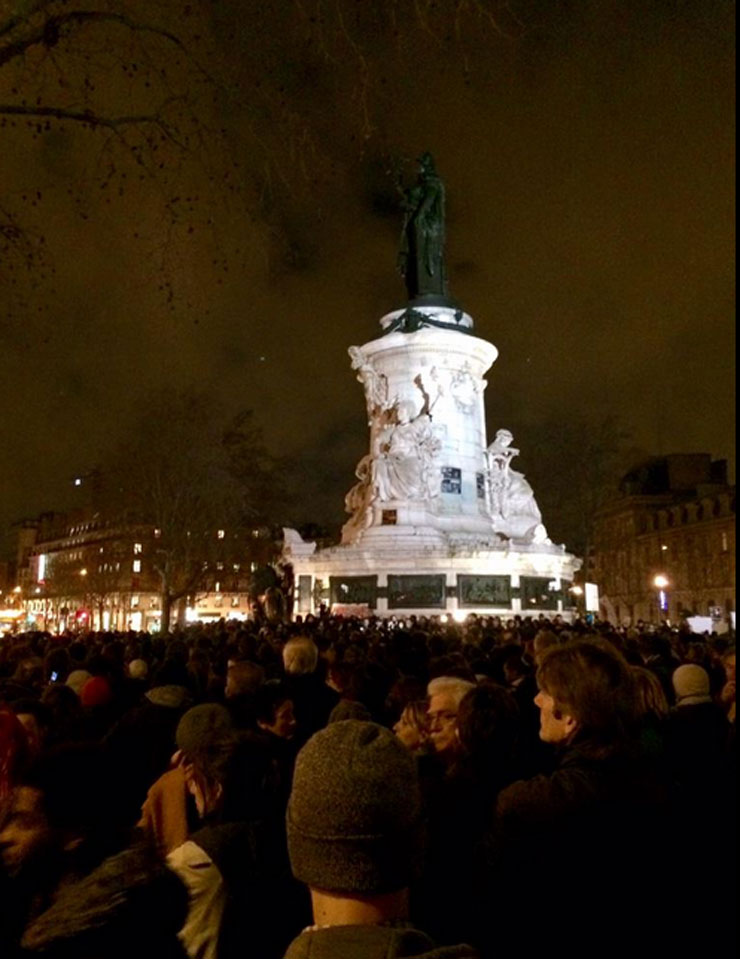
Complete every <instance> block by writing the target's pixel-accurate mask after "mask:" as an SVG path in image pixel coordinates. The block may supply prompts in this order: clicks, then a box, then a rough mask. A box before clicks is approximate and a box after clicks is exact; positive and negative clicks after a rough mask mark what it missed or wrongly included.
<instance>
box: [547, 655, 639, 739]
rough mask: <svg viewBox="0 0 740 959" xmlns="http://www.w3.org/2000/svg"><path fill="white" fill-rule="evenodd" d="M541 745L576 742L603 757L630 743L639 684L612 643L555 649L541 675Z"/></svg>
mask: <svg viewBox="0 0 740 959" xmlns="http://www.w3.org/2000/svg"><path fill="white" fill-rule="evenodd" d="M537 685H538V687H539V692H538V694H537V696H536V698H535V703H536V704H537V706H539V709H540V739H542V740H543V741H544V742H548V743H555V744H565V743H570V742H573V741H574V740H575V739H576V738H578V739H579V740H584V741H589V742H590V743H591V745H592V747H593V748H598V749H599V750H600V751H610V750H612V749H617V748H618V747H620V746H622V744H623V743H624V740H625V737H626V735H627V729H628V727H629V726H630V724H631V723H632V722H633V720H634V715H635V707H634V695H635V693H634V681H633V678H632V674H631V673H630V667H629V665H628V664H627V662H626V661H625V660H624V658H623V657H622V656H621V655H620V653H618V652H617V650H616V649H614V648H613V647H611V646H610V645H609V644H608V643H606V642H599V641H591V640H578V641H576V642H572V643H568V644H566V645H564V646H553V647H552V648H550V649H548V650H547V652H546V653H544V655H543V656H542V660H541V662H540V665H539V668H538V670H537Z"/></svg>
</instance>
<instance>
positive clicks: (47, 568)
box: [14, 508, 263, 632]
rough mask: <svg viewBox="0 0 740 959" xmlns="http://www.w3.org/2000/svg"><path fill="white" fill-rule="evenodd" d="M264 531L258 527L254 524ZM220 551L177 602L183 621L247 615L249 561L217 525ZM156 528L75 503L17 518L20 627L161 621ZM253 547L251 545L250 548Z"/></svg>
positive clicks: (144, 625) (153, 626)
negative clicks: (119, 522) (70, 508)
mask: <svg viewBox="0 0 740 959" xmlns="http://www.w3.org/2000/svg"><path fill="white" fill-rule="evenodd" d="M253 532H254V533H259V534H260V536H261V535H262V532H263V531H261V530H260V531H253ZM213 535H214V537H215V539H216V540H218V541H219V542H222V543H223V549H222V550H221V556H220V558H218V555H219V554H218V552H217V553H216V558H214V559H213V560H212V561H211V562H210V563H209V564H204V565H207V566H208V568H207V569H204V576H203V579H202V583H201V584H199V588H198V589H197V590H193V592H192V593H191V594H190V595H189V596H186V597H183V601H182V603H181V604H180V608H179V610H178V613H179V619H180V622H183V621H184V622H190V623H192V622H212V621H215V620H218V619H221V618H223V619H246V618H247V617H248V616H249V614H250V607H251V599H250V586H251V578H252V571H253V570H252V567H253V566H254V565H255V563H254V562H250V561H248V560H247V561H245V560H243V559H242V557H241V554H242V553H244V554H246V553H247V550H246V549H245V550H239V549H238V550H237V552H238V555H239V559H235V555H237V554H235V550H234V544H233V543H232V542H230V540H231V539H232V534H229V533H227V531H225V530H214V532H213ZM157 541H158V531H157V530H156V529H154V528H149V527H143V526H138V527H128V528H122V527H121V526H120V525H117V524H115V523H113V522H111V521H110V520H107V519H106V518H105V517H104V515H102V514H101V513H99V512H97V511H95V510H93V509H90V508H80V509H77V510H74V511H70V512H67V513H45V514H42V515H41V516H40V517H38V518H37V519H36V520H31V521H26V522H24V523H23V524H21V527H20V529H19V536H18V555H17V577H16V578H17V585H16V586H15V587H14V590H15V594H16V600H18V601H20V602H21V603H22V606H23V608H24V610H25V620H24V622H23V623H22V624H19V625H21V626H22V627H23V628H36V629H46V630H50V631H52V632H62V631H63V630H65V629H96V630H108V629H111V630H147V631H150V632H155V631H157V630H158V629H159V628H160V623H161V616H162V609H161V606H162V600H161V593H160V588H161V587H160V577H159V574H158V572H157V569H156V563H155V560H156V553H157ZM252 552H253V551H252Z"/></svg>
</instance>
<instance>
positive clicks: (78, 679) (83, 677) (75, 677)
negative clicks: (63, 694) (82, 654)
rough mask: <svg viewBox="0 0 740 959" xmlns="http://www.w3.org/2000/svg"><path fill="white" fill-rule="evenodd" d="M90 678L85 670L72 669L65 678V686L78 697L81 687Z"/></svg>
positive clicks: (90, 675) (89, 674)
mask: <svg viewBox="0 0 740 959" xmlns="http://www.w3.org/2000/svg"><path fill="white" fill-rule="evenodd" d="M91 677H92V673H89V672H88V671H87V670H86V669H73V670H72V672H71V673H70V674H69V676H67V683H66V685H67V686H69V688H70V689H71V690H72V691H73V692H74V693H75V694H76V695H77V696H78V697H79V695H80V693H81V692H82V687H83V686H84V685H85V683H86V682H87V681H88V679H90V678H91Z"/></svg>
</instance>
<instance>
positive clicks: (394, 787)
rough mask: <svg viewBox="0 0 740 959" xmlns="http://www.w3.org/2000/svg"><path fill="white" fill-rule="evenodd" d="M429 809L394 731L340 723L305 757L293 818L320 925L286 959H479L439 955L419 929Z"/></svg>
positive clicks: (292, 840) (295, 854) (295, 864)
mask: <svg viewBox="0 0 740 959" xmlns="http://www.w3.org/2000/svg"><path fill="white" fill-rule="evenodd" d="M420 810H421V801H420V795H419V782H418V777H417V771H416V765H415V762H414V759H413V757H412V755H411V753H410V752H409V751H408V750H407V749H406V748H405V746H403V744H402V743H401V742H400V740H398V739H397V738H396V737H395V736H394V735H393V733H392V732H391V731H390V730H389V729H385V728H384V727H383V726H378V725H377V724H376V723H371V722H363V721H361V720H358V719H346V720H341V721H339V722H333V723H330V724H329V725H328V726H327V727H326V728H325V729H322V730H320V731H319V732H317V733H316V734H315V735H313V736H312V737H311V739H309V741H308V742H307V743H306V745H305V746H304V747H303V749H302V750H301V751H300V753H299V754H298V759H297V761H296V768H295V776H294V779H293V791H292V793H291V796H290V802H289V804H288V814H287V827H288V853H289V855H290V864H291V868H292V870H293V875H294V876H295V877H296V879H300V880H301V881H302V882H304V883H306V885H307V886H308V887H309V891H310V893H311V906H312V910H313V918H314V923H315V925H313V926H310V927H309V928H308V929H304V930H303V932H302V933H301V934H300V936H298V937H297V938H296V939H294V940H293V942H292V943H291V944H290V946H289V947H288V951H287V952H286V954H285V955H286V959H396V957H401V956H403V957H406V959H411V957H414V959H476V957H477V953H476V952H475V950H474V949H472V948H471V947H470V946H467V945H459V946H445V947H443V948H441V949H439V948H437V947H435V945H434V943H433V942H432V940H431V939H430V938H429V937H428V936H427V935H426V934H425V933H423V932H421V931H420V930H419V929H416V928H414V926H413V924H412V923H411V922H410V921H409V919H408V916H409V889H408V887H409V885H410V883H411V881H412V880H413V879H415V878H416V875H417V872H418V866H419V864H420V859H421V853H422V848H421V847H422V842H421V838H422V837H421V812H420Z"/></svg>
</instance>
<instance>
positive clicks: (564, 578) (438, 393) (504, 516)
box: [285, 305, 580, 616]
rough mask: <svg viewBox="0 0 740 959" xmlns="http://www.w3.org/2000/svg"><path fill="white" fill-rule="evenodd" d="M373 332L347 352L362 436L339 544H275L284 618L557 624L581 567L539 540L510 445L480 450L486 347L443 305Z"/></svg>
mask: <svg viewBox="0 0 740 959" xmlns="http://www.w3.org/2000/svg"><path fill="white" fill-rule="evenodd" d="M381 327H382V328H383V330H384V331H385V333H384V335H382V336H380V337H379V338H378V339H375V340H371V341H370V342H369V343H366V344H365V345H364V346H361V347H350V349H349V353H350V357H351V359H352V367H353V369H354V370H355V371H356V374H357V379H358V380H359V381H360V382H361V383H362V385H363V387H364V390H365V401H366V410H367V422H368V426H369V432H370V437H369V449H368V453H367V454H366V455H365V456H364V457H363V458H362V459H361V460H360V462H359V463H358V465H357V468H356V477H357V482H356V483H355V485H354V486H353V487H352V488H351V489H350V491H349V492H348V493H347V496H346V497H345V507H346V510H347V512H348V513H349V514H350V517H349V519H348V521H347V522H346V523H345V525H344V527H343V529H342V542H341V545H339V546H337V547H333V548H331V549H325V550H312V549H311V544H306V543H303V542H302V541H301V540H300V537H298V538H296V537H297V534H296V533H295V532H294V531H287V532H286V545H285V559H286V560H288V561H289V562H291V563H292V564H293V567H294V572H295V580H296V584H297V586H298V596H297V602H296V604H295V608H296V610H297V611H298V612H303V613H307V612H312V611H315V609H316V608H317V607H318V606H319V605H320V604H321V603H326V604H327V605H329V606H331V607H332V608H333V609H335V610H345V611H359V610H365V611H372V612H374V613H376V614H379V615H391V614H395V615H403V614H404V613H406V614H409V613H416V614H427V615H430V614H434V613H449V612H451V613H453V614H459V615H465V614H467V613H468V612H478V613H483V612H491V613H498V614H501V615H504V616H505V615H507V614H514V613H517V612H521V613H523V614H530V613H531V614H538V613H540V612H543V611H545V612H548V613H550V614H552V613H556V612H561V613H562V612H563V609H564V600H565V602H566V604H567V595H566V590H567V588H568V585H569V584H570V582H571V581H572V578H573V573H574V572H575V570H577V569H578V568H579V566H580V561H579V560H577V559H576V558H575V557H574V556H571V555H570V554H568V553H567V552H566V551H565V548H564V547H562V546H554V545H553V544H552V543H551V542H550V540H549V539H548V538H547V533H546V530H545V527H544V526H543V525H542V522H541V516H540V514H539V509H538V507H537V504H536V501H535V499H534V495H533V493H532V490H531V487H530V486H529V484H528V483H527V482H526V480H525V479H524V477H523V476H522V474H520V473H517V472H516V471H514V470H512V469H511V466H510V464H511V460H512V459H513V458H514V457H515V456H516V455H517V453H518V451H517V450H516V449H514V448H513V447H512V446H511V445H510V444H511V441H512V439H513V437H512V436H511V434H510V433H508V432H507V431H505V430H499V432H498V433H497V435H496V440H495V441H494V443H492V444H491V445H490V446H487V440H486V424H485V410H484V404H483V393H484V390H485V387H486V381H485V379H484V376H485V374H486V372H487V371H488V370H489V369H490V367H491V365H492V364H493V362H494V361H495V360H496V357H497V355H498V351H497V350H496V347H495V346H493V345H492V344H490V343H488V342H486V341H485V340H482V339H480V338H479V337H477V336H475V335H474V334H473V332H472V329H473V321H472V319H471V317H470V316H469V315H468V314H466V313H463V312H462V311H461V310H459V309H455V308H454V307H453V306H447V305H420V306H419V305H414V307H413V308H407V309H406V310H397V311H395V312H393V313H390V314H388V315H387V316H384V317H383V318H382V320H381Z"/></svg>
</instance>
